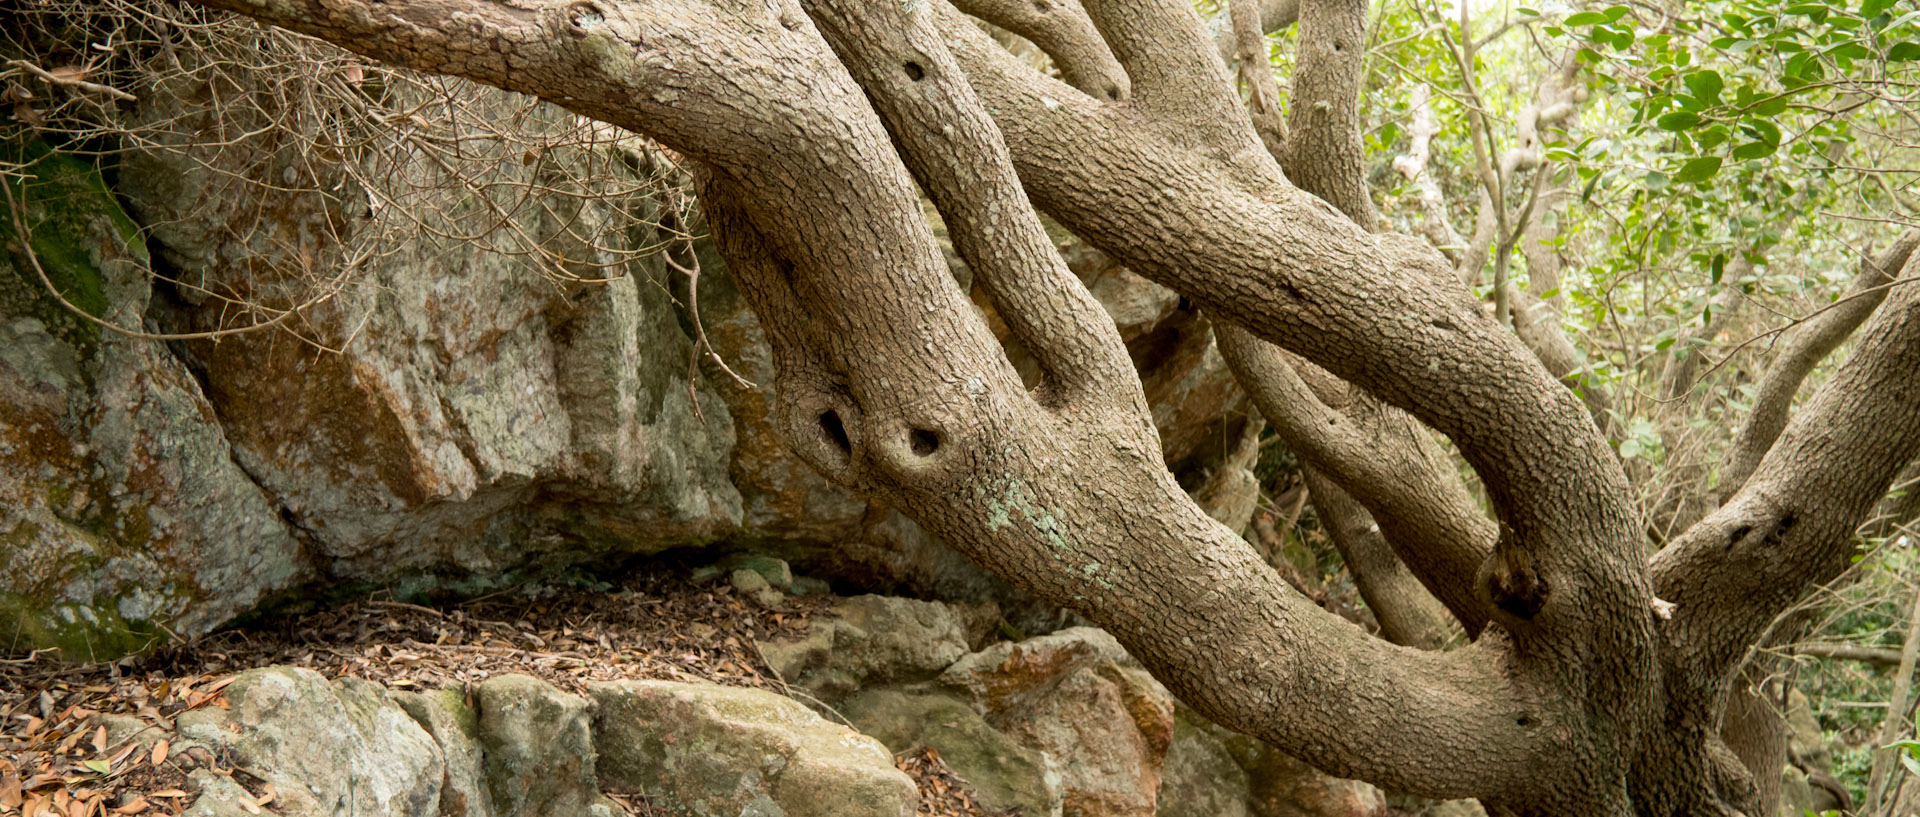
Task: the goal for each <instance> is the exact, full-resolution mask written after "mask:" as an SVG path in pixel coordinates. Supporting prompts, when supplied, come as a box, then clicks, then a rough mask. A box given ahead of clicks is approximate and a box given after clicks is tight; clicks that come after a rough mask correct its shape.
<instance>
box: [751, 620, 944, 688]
mask: <svg viewBox="0 0 1920 817" xmlns="http://www.w3.org/2000/svg"><path fill="white" fill-rule="evenodd" d="M760 650H761V652H762V653H763V654H764V655H765V656H766V658H767V662H768V664H769V665H771V666H772V667H773V668H774V670H775V671H777V672H778V673H779V674H780V677H781V678H783V679H785V680H786V682H787V683H789V684H794V685H796V686H801V687H805V688H807V689H808V690H810V691H812V692H813V693H814V694H816V695H819V696H821V697H823V698H827V699H829V700H833V699H837V698H839V697H841V696H844V695H846V694H848V693H850V692H852V691H854V690H856V689H860V688H861V687H863V686H865V685H868V684H876V683H905V682H911V681H921V680H926V679H928V678H932V677H934V676H935V675H938V674H939V673H940V672H941V671H942V670H944V669H946V668H947V666H948V665H949V664H952V663H953V662H954V661H955V660H956V659H958V658H960V656H962V655H965V654H966V652H967V633H966V628H965V625H964V622H963V621H962V618H961V617H960V616H957V615H956V614H955V613H954V611H953V610H952V609H951V608H949V607H947V606H946V605H944V604H940V603H939V602H931V601H916V600H913V599H902V598H895V597H892V596H858V597H855V598H851V599H847V600H845V601H843V602H841V603H839V604H838V605H835V606H834V608H833V616H832V617H828V616H816V617H815V618H814V619H813V620H812V621H811V622H810V623H809V625H808V632H807V636H806V637H805V638H802V639H800V640H798V641H774V642H762V643H761V644H760Z"/></svg>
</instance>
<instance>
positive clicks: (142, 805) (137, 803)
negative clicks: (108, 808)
mask: <svg viewBox="0 0 1920 817" xmlns="http://www.w3.org/2000/svg"><path fill="white" fill-rule="evenodd" d="M149 805H152V804H151V803H148V802H147V798H145V797H136V798H134V800H133V802H131V803H128V804H126V805H124V806H121V807H119V808H117V809H114V810H113V813H115V814H139V813H140V812H143V811H146V810H147V806H149Z"/></svg>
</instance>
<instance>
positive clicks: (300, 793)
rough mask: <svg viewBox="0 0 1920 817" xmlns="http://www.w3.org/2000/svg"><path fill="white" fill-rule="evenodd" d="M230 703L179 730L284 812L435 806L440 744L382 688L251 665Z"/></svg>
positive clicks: (412, 815) (375, 813)
mask: <svg viewBox="0 0 1920 817" xmlns="http://www.w3.org/2000/svg"><path fill="white" fill-rule="evenodd" d="M225 694H226V698H227V700H228V702H229V703H230V704H231V708H230V709H218V708H212V707H209V708H204V709H198V710H194V711H191V712H185V713H182V714H181V715H180V716H179V718H178V719H177V720H176V721H175V725H176V728H177V729H178V731H179V733H180V734H181V735H182V736H184V737H187V738H190V739H193V740H196V741H199V742H201V743H204V744H206V745H208V746H214V747H218V748H219V749H220V752H219V753H218V754H220V755H221V756H223V757H228V758H231V759H232V760H233V762H235V763H236V764H237V765H239V766H240V767H242V768H245V769H247V770H248V771H250V772H252V773H254V774H256V775H259V776H260V777H263V778H265V779H266V780H267V781H268V782H270V783H272V784H273V785H274V787H275V790H276V792H277V793H278V800H279V801H280V802H281V804H282V808H284V809H285V810H286V811H287V812H288V813H290V814H303V815H307V814H310V815H325V817H349V816H351V817H382V816H384V817H419V815H427V814H435V813H437V812H438V809H439V805H440V787H441V781H442V780H444V779H445V776H446V775H445V764H444V761H443V759H442V756H441V753H440V747H439V746H438V745H437V744H435V743H434V740H433V738H432V737H430V736H429V735H428V734H427V733H426V732H425V731H424V730H422V729H421V728H420V726H419V725H418V724H416V723H415V722H414V720H413V719H412V718H410V717H408V716H407V713H406V712H405V711H403V710H401V708H400V707H399V706H398V705H396V704H395V703H394V701H393V699H392V697H391V696H389V695H388V694H387V691H386V690H385V689H384V688H382V687H381V686H379V685H378V684H374V683H371V682H368V681H361V680H358V679H353V678H347V679H342V680H340V681H337V682H332V683H329V682H328V681H327V680H326V679H325V678H323V677H321V676H320V674H319V673H316V672H313V671H312V670H306V669H296V668H290V667H269V668H266V669H257V670H248V671H246V672H243V673H241V674H240V676H239V678H238V679H236V680H235V681H234V682H233V683H232V684H230V685H228V686H227V688H226V692H225Z"/></svg>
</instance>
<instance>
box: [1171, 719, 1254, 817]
mask: <svg viewBox="0 0 1920 817" xmlns="http://www.w3.org/2000/svg"><path fill="white" fill-rule="evenodd" d="M1160 780H1161V784H1160V799H1159V806H1158V808H1157V809H1156V810H1155V811H1154V814H1155V816H1156V817H1248V814H1249V812H1248V811H1247V802H1248V801H1249V800H1251V799H1252V797H1253V790H1252V783H1251V782H1250V781H1248V779H1247V772H1246V770H1245V769H1242V768H1240V764H1238V763H1236V762H1234V759H1233V754H1232V753H1231V752H1228V751H1227V747H1226V744H1225V743H1223V742H1222V741H1221V740H1220V739H1219V738H1218V737H1215V736H1214V735H1213V734H1212V733H1210V732H1209V731H1207V730H1206V729H1205V728H1202V727H1199V726H1195V725H1194V724H1193V722H1192V721H1190V720H1188V719H1187V718H1185V717H1177V718H1176V719H1175V720H1174V729H1173V744H1172V745H1171V746H1169V747H1168V748H1167V760H1166V765H1165V767H1164V768H1163V770H1162V771H1161V776H1160Z"/></svg>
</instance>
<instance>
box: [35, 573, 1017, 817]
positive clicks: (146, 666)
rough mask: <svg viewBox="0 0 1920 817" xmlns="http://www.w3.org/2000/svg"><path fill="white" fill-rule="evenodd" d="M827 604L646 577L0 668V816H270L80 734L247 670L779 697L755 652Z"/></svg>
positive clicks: (635, 805)
mask: <svg viewBox="0 0 1920 817" xmlns="http://www.w3.org/2000/svg"><path fill="white" fill-rule="evenodd" d="M830 600H831V597H825V596H818V597H808V596H797V597H792V598H790V599H789V603H788V604H787V605H785V608H784V609H782V610H780V611H777V612H776V611H767V610H762V609H759V608H758V607H756V606H754V605H752V604H749V603H747V602H745V601H744V600H743V599H741V598H739V597H738V596H736V595H735V594H734V592H733V591H732V589H731V588H729V587H727V585H726V583H725V582H721V583H719V584H717V585H705V586H699V585H695V584H693V583H692V582H690V581H689V580H688V579H687V577H686V576H685V574H667V575H661V574H652V575H648V576H644V577H641V578H636V579H633V580H630V581H627V582H623V583H622V584H621V585H619V586H616V587H611V588H608V589H605V590H599V589H584V588H553V587H546V586H538V587H528V588H520V589H516V590H512V591H503V592H500V593H495V594H490V595H488V596H482V597H479V598H476V599H472V600H468V601H464V602H460V603H455V604H449V605H446V606H436V607H429V606H425V605H420V604H413V603H408V602H402V601H394V600H388V599H381V598H372V599H365V600H361V601H356V602H351V603H347V604H344V605H342V606H339V607H336V608H332V609H327V610H322V611H318V612H314V613H310V614H306V615H299V616H284V617H280V618H277V619H274V620H272V621H271V622H263V623H256V624H255V625H254V626H251V627H243V628H237V629H232V630H226V631H221V632H217V633H214V634H211V635H209V636H206V637H204V638H201V639H197V640H195V641H192V642H189V643H186V644H176V645H172V646H168V647H165V648H162V649H160V650H157V651H155V652H154V653H152V654H151V655H147V656H142V657H130V658H126V659H121V660H119V661H115V662H110V663H67V662H63V661H60V660H58V659H56V658H53V657H51V656H50V655H47V654H44V653H42V654H29V655H23V656H7V657H0V815H5V816H6V817H14V816H15V815H18V817H41V816H42V815H47V816H48V817H107V815H179V814H181V813H182V812H184V811H185V810H186V809H187V808H188V807H190V806H191V805H192V803H193V801H194V799H195V797H196V796H197V795H198V792H197V790H196V788H195V787H194V786H193V785H192V784H191V783H190V782H189V781H188V779H187V772H188V771H190V770H192V769H195V768H210V769H212V770H214V771H215V772H216V773H221V774H230V775H233V776H234V777H235V780H236V782H239V783H241V784H242V785H243V786H244V787H245V788H247V789H248V790H249V791H250V792H253V793H254V794H255V795H256V796H257V799H256V801H255V803H253V804H252V805H253V806H254V807H255V808H253V809H248V811H250V812H251V811H254V810H256V809H257V810H258V811H259V812H260V813H262V814H266V813H274V812H276V811H277V809H276V808H275V807H274V802H273V790H272V787H271V785H269V784H267V783H266V782H265V781H263V780H259V779H257V778H253V777H252V776H251V775H249V774H248V773H247V772H245V771H244V770H238V769H234V768H233V764H232V763H230V762H228V760H227V759H224V758H216V757H212V756H206V757H199V756H196V754H199V755H205V754H207V753H206V750H204V749H197V748H196V749H194V750H192V751H191V752H180V753H175V752H171V751H170V747H169V746H168V745H167V743H166V742H165V741H161V742H159V743H157V744H154V745H153V746H152V748H151V750H142V751H135V750H136V749H141V745H140V744H136V743H132V742H128V743H127V744H126V745H124V746H116V745H109V744H108V742H107V737H106V730H105V728H104V727H96V728H93V729H89V728H88V726H87V725H88V723H89V721H90V720H91V719H92V718H93V717H94V716H95V715H96V714H100V713H107V714H119V715H130V716H133V717H136V718H139V719H141V720H144V721H147V722H148V723H159V724H170V723H171V722H172V719H173V718H174V717H175V716H176V715H178V714H179V713H181V712H184V711H187V710H191V709H198V708H201V707H207V706H214V707H222V708H225V707H226V706H228V704H227V701H226V700H225V698H224V697H223V696H222V694H221V690H222V689H223V688H224V687H225V686H226V684H227V683H229V682H231V681H232V680H233V677H234V674H235V673H237V672H239V671H241V670H246V669H251V668H254V667H264V666H270V665H280V666H294V667H305V668H308V669H312V670H314V671H316V672H319V673H320V674H322V675H324V676H326V677H328V678H339V677H342V676H351V677H356V678H363V679H366V680H369V681H376V682H379V683H381V684H385V685H386V686H387V687H388V688H390V689H396V690H426V689H443V688H449V687H451V688H458V689H466V688H470V687H471V686H472V685H475V684H478V683H480V682H481V681H484V680H486V679H487V678H490V677H492V676H495V675H501V674H506V673H522V674H526V675H532V676H535V677H538V678H541V679H543V680H545V681H547V682H549V683H551V684H553V685H554V686H556V687H559V688H560V689H563V690H566V691H568V692H573V693H581V692H583V691H584V688H585V685H586V684H587V683H588V682H591V681H604V680H620V679H631V680H673V681H688V682H704V683H713V684H723V685H727V686H742V687H754V688H759V689H765V690H769V691H772V692H777V693H781V694H793V693H794V692H796V691H794V690H789V689H788V688H787V686H786V684H785V683H784V682H783V681H781V680H780V678H778V677H777V675H776V674H775V673H774V672H773V671H772V670H771V669H769V668H768V666H767V663H766V661H765V659H764V658H763V657H762V656H761V655H760V653H759V648H758V647H757V646H755V642H756V641H764V640H771V639H775V638H790V637H800V636H804V635H805V634H806V631H807V621H808V619H809V617H810V616H812V615H813V614H815V613H816V612H817V611H818V610H820V609H821V608H823V607H824V606H826V604H827V603H828V602H829V601H830ZM794 697H796V698H797V699H799V700H802V701H803V702H807V698H806V696H804V695H794ZM827 717H830V718H832V717H835V716H834V715H832V714H828V715H827ZM896 765H898V766H899V767H900V769H901V770H902V771H904V772H906V773H907V774H908V775H909V776H911V777H912V778H913V779H914V781H915V782H916V783H917V784H918V785H919V787H920V792H921V805H920V810H919V812H918V813H919V814H920V815H926V817H990V815H989V814H988V812H986V811H984V810H983V809H981V808H980V807H979V806H978V805H977V804H976V803H975V802H974V800H973V796H972V793H971V792H970V791H969V790H968V788H967V786H966V783H965V781H963V780H961V779H960V778H959V777H957V776H955V775H954V774H953V772H952V771H951V770H950V769H948V768H947V766H946V764H945V763H943V762H942V761H941V760H940V757H939V755H938V753H936V752H932V751H930V750H927V749H924V748H923V749H920V750H916V751H910V752H907V753H904V754H902V755H901V756H899V757H898V758H896ZM609 796H610V797H612V798H613V799H615V800H616V801H618V802H620V803H621V804H622V805H624V806H626V807H627V809H628V812H629V813H630V814H632V815H635V817H654V816H655V815H665V814H667V813H668V812H666V811H665V810H664V809H661V808H659V807H656V806H650V805H648V804H647V803H646V802H645V799H644V798H640V797H621V796H619V795H609Z"/></svg>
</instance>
